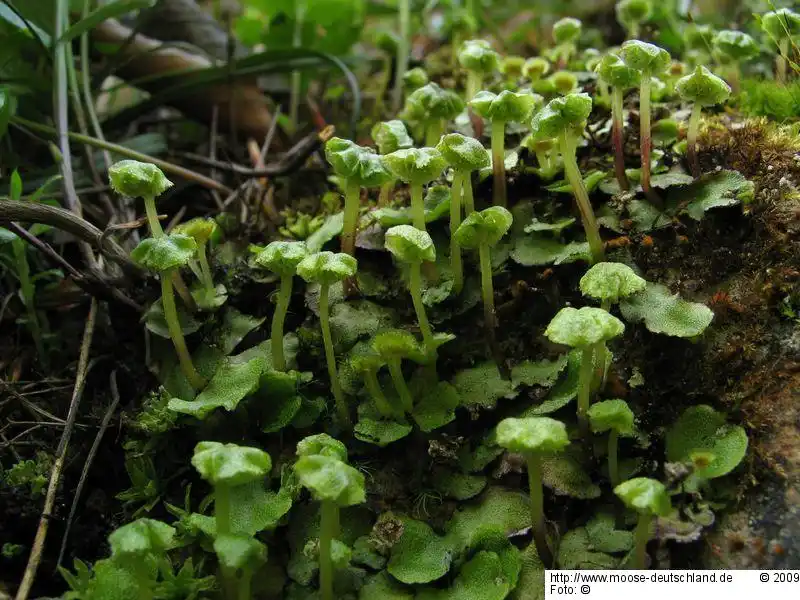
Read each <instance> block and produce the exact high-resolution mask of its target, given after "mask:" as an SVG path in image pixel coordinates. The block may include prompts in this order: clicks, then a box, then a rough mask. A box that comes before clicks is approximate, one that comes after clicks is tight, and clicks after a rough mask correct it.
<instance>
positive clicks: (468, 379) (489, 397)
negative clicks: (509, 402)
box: [453, 362, 516, 409]
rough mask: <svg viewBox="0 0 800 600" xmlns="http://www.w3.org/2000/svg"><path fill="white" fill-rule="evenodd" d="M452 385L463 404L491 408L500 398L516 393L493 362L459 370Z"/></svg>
mask: <svg viewBox="0 0 800 600" xmlns="http://www.w3.org/2000/svg"><path fill="white" fill-rule="evenodd" d="M453 386H454V387H455V389H456V392H457V393H458V397H459V398H461V404H462V405H463V406H475V407H481V408H486V409H492V408H494V407H495V405H496V404H497V401H498V400H499V399H500V398H503V397H513V396H514V395H516V392H515V390H514V385H513V384H512V383H511V382H510V381H507V380H505V379H503V378H502V377H501V376H500V373H499V371H498V370H497V365H495V364H494V362H485V363H482V364H480V365H478V366H475V367H472V368H471V369H464V370H463V371H459V372H458V373H457V374H456V376H455V377H454V378H453Z"/></svg>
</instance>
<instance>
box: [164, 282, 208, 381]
mask: <svg viewBox="0 0 800 600" xmlns="http://www.w3.org/2000/svg"><path fill="white" fill-rule="evenodd" d="M173 272H174V271H173V270H172V269H168V270H166V271H163V272H162V273H161V274H160V279H161V304H162V306H163V307H164V320H165V321H166V322H167V329H168V330H169V336H170V338H172V344H173V346H175V352H176V353H177V355H178V362H179V363H180V365H181V370H182V371H183V374H184V375H185V376H186V379H188V380H189V383H190V384H191V386H192V387H193V388H194V389H196V390H199V389H201V388H202V387H203V386H205V384H206V381H205V379H203V377H202V376H201V375H200V374H199V373H198V372H197V370H196V369H195V368H194V363H193V362H192V355H191V354H189V349H188V348H187V347H186V340H185V339H184V337H183V330H182V329H181V324H180V321H179V320H178V310H177V308H176V307H175V292H174V290H173V288H172V273H173Z"/></svg>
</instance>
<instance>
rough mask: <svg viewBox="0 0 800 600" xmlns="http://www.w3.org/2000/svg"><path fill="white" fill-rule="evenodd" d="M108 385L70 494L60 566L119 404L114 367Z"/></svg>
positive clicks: (60, 553) (58, 564)
mask: <svg viewBox="0 0 800 600" xmlns="http://www.w3.org/2000/svg"><path fill="white" fill-rule="evenodd" d="M109 387H110V389H111V404H110V405H109V407H108V410H106V413H105V415H103V420H102V422H101V423H100V430H99V431H98V432H97V435H96V436H95V437H94V442H92V447H91V448H90V449H89V454H88V455H87V456H86V462H85V463H84V464H83V470H82V471H81V477H80V479H79V480H78V487H77V488H75V493H74V494H73V495H72V506H70V509H69V517H67V525H66V527H65V529H64V535H63V536H62V537H61V549H60V550H59V552H58V560H57V561H56V565H57V566H60V565H61V561H62V560H63V559H64V552H65V551H66V549H67V539H68V538H69V531H70V529H71V528H72V522H73V520H74V519H75V511H76V510H77V509H78V502H79V501H80V499H81V494H82V493H83V487H84V485H86V478H87V477H88V475H89V469H91V468H92V463H93V462H94V458H95V456H97V450H98V449H99V448H100V442H101V441H102V440H103V435H104V434H105V432H106V429H108V424H109V423H110V422H111V417H113V416H114V413H115V412H116V410H117V405H118V404H119V388H118V387H117V371H116V369H114V370H113V371H111V377H110V378H109Z"/></svg>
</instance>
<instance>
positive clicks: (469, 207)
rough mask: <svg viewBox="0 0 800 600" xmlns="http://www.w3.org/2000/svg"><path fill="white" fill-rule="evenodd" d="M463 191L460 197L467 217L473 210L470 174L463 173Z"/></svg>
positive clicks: (473, 202) (473, 199)
mask: <svg viewBox="0 0 800 600" xmlns="http://www.w3.org/2000/svg"><path fill="white" fill-rule="evenodd" d="M463 186H464V187H463V191H462V192H461V199H462V200H463V201H464V216H465V217H468V216H470V215H471V214H472V213H474V212H475V198H474V196H473V195H472V174H471V173H464V183H463Z"/></svg>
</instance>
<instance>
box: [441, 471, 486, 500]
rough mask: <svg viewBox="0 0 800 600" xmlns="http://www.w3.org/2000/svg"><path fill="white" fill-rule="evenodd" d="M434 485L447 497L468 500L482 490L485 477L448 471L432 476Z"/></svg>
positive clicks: (484, 485)
mask: <svg viewBox="0 0 800 600" xmlns="http://www.w3.org/2000/svg"><path fill="white" fill-rule="evenodd" d="M434 485H435V486H436V490H437V491H439V492H441V493H442V494H443V495H445V496H447V497H448V498H454V499H455V500H469V499H470V498H473V497H474V496H477V495H478V494H480V493H481V492H482V491H483V490H484V488H485V487H486V477H484V476H483V475H468V474H465V473H458V472H456V471H448V472H446V473H444V474H437V475H436V476H435V477H434Z"/></svg>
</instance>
